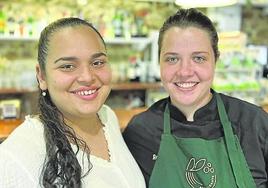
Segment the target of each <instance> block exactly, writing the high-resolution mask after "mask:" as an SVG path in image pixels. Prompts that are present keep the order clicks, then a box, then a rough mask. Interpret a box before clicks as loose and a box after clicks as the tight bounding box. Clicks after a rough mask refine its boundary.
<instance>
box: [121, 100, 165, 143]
mask: <svg viewBox="0 0 268 188" xmlns="http://www.w3.org/2000/svg"><path fill="white" fill-rule="evenodd" d="M167 101H168V99H167V98H165V99H161V100H159V101H157V102H156V103H154V104H152V105H151V106H150V107H149V108H148V109H147V110H146V111H144V112H142V113H139V114H137V115H135V116H134V117H133V118H132V119H131V120H130V122H129V123H128V125H127V127H126V129H125V130H124V132H123V136H124V138H125V139H127V138H130V137H133V139H136V137H137V136H138V137H151V136H153V135H154V136H155V135H158V134H159V132H161V131H162V127H163V126H162V124H163V112H164V108H165V105H166V103H167Z"/></svg>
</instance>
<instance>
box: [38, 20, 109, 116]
mask: <svg viewBox="0 0 268 188" xmlns="http://www.w3.org/2000/svg"><path fill="white" fill-rule="evenodd" d="M37 76H38V80H39V83H40V88H41V89H42V90H46V89H47V90H48V92H49V95H50V97H51V100H52V101H53V103H54V104H55V106H56V107H57V108H58V109H59V111H60V112H61V113H63V115H64V117H65V118H67V119H69V120H74V121H75V120H79V119H81V118H89V117H90V115H94V114H96V113H97V112H98V110H99V109H100V107H101V106H102V104H103V103H104V102H105V100H106V98H107V96H108V94H109V92H110V90H111V76H112V75H111V69H110V65H109V64H108V59H107V56H106V49H105V46H104V44H103V42H102V40H101V38H100V37H99V36H98V34H97V33H96V32H95V31H94V30H93V29H92V28H90V27H87V26H82V25H78V26H73V27H65V28H61V29H60V30H58V31H56V32H55V33H53V35H52V36H51V37H50V40H49V45H48V55H47V61H46V65H45V73H44V72H41V69H40V67H39V65H38V66H37Z"/></svg>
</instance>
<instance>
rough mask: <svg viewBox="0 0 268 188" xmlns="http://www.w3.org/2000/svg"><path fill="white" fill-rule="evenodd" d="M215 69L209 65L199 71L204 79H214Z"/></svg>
mask: <svg viewBox="0 0 268 188" xmlns="http://www.w3.org/2000/svg"><path fill="white" fill-rule="evenodd" d="M214 71H215V69H214V68H213V67H207V68H203V69H200V70H199V71H198V72H199V73H200V74H199V75H200V77H201V78H202V79H203V80H212V79H213V78H214Z"/></svg>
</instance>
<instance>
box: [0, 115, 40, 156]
mask: <svg viewBox="0 0 268 188" xmlns="http://www.w3.org/2000/svg"><path fill="white" fill-rule="evenodd" d="M43 131H44V130H43V125H42V123H41V122H40V120H39V119H38V118H36V117H31V116H26V117H25V120H24V122H23V123H22V124H21V125H19V126H18V127H17V128H16V129H15V130H14V131H13V132H12V133H11V134H10V135H9V136H8V138H7V139H6V140H5V141H4V142H3V143H2V144H1V145H0V148H3V149H8V150H12V149H14V150H15V151H17V149H18V147H20V146H21V147H24V148H26V147H27V146H32V147H33V148H35V147H36V146H39V145H40V142H39V140H41V138H43ZM37 141H38V142H37Z"/></svg>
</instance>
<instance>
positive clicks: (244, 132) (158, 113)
mask: <svg viewBox="0 0 268 188" xmlns="http://www.w3.org/2000/svg"><path fill="white" fill-rule="evenodd" d="M212 93H214V91H212ZM220 95H221V97H222V100H223V102H224V105H225V108H226V112H227V114H228V116H229V119H230V121H231V123H232V126H233V131H234V133H235V134H236V135H237V136H238V138H239V140H240V144H241V147H242V150H243V152H244V155H245V158H246V160H247V163H248V166H249V168H250V171H251V173H252V176H253V178H254V180H255V182H256V184H257V187H258V188H267V187H268V180H267V172H268V163H267V162H268V114H267V113H266V112H265V111H264V110H263V109H261V108H260V107H258V106H255V105H253V104H250V103H248V102H245V101H242V100H240V99H237V98H233V97H230V96H226V95H223V94H220ZM166 103H168V104H169V108H170V118H171V126H172V127H171V131H172V134H174V135H176V136H177V137H181V138H204V139H207V140H209V139H215V138H219V137H222V136H223V129H222V126H221V125H220V120H219V115H218V113H217V104H216V97H215V95H214V94H213V97H212V99H211V101H210V102H209V103H208V104H207V105H205V106H203V107H201V108H200V109H198V110H197V111H196V112H195V114H194V121H191V122H190V121H187V120H186V118H185V116H184V115H183V113H182V112H181V111H180V110H179V109H177V108H176V107H175V106H173V105H172V104H171V103H170V99H169V98H165V99H162V100H160V101H158V102H156V103H154V104H153V105H152V106H151V107H150V108H149V109H148V110H147V111H145V112H143V113H141V114H138V115H136V116H134V117H133V118H132V120H131V121H130V122H129V124H128V126H127V127H126V129H125V131H124V132H123V137H124V139H125V141H126V143H127V145H128V148H129V149H130V151H131V153H132V155H133V156H134V158H135V159H136V161H137V163H138V164H139V166H140V168H141V170H142V173H143V175H144V177H145V180H146V184H147V186H148V183H149V178H150V175H151V173H152V170H153V167H154V162H155V161H154V160H153V156H155V155H157V153H158V150H159V145H160V139H161V134H162V132H163V114H164V107H165V105H166Z"/></svg>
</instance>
